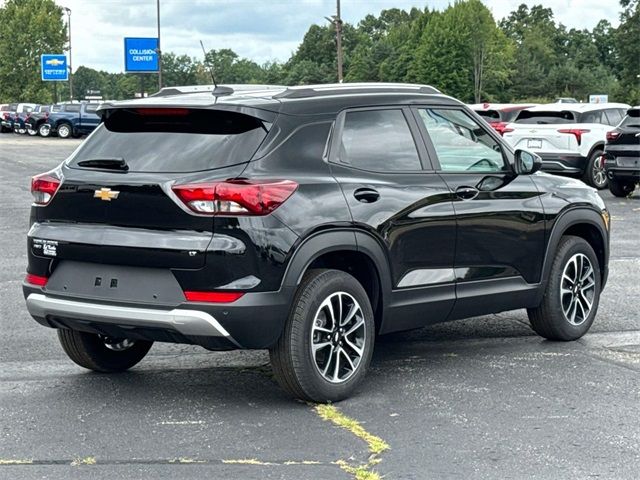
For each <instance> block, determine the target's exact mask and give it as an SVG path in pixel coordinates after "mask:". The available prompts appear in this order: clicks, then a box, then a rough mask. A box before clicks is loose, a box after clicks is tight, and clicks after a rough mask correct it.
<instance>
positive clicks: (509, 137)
mask: <svg viewBox="0 0 640 480" xmlns="http://www.w3.org/2000/svg"><path fill="white" fill-rule="evenodd" d="M628 108H630V107H629V105H626V104H623V103H552V104H548V105H539V106H537V107H532V108H528V109H526V110H522V111H521V112H520V113H519V114H518V116H517V117H516V119H515V120H514V121H513V123H510V124H509V125H507V127H506V128H505V129H504V130H503V136H504V138H505V140H506V141H507V142H509V143H510V144H511V145H512V146H513V148H514V149H517V148H520V149H524V150H529V151H532V152H535V153H537V154H538V155H540V157H541V158H542V170H544V171H546V172H549V173H558V174H562V175H571V176H579V177H582V180H583V181H584V182H586V183H588V184H589V185H591V186H592V187H595V188H597V189H603V188H606V187H607V176H606V174H605V171H604V165H603V162H602V159H601V158H600V157H601V156H602V153H603V150H604V144H605V141H606V136H607V132H608V131H609V130H611V128H612V127H615V126H616V125H618V123H620V121H621V120H622V117H624V114H625V112H626V111H627V109H628Z"/></svg>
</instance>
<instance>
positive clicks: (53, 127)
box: [0, 102, 100, 138]
mask: <svg viewBox="0 0 640 480" xmlns="http://www.w3.org/2000/svg"><path fill="white" fill-rule="evenodd" d="M99 105H100V104H99V103H89V102H80V103H77V102H76V103H71V102H70V103H59V104H55V105H37V104H34V103H11V104H7V105H0V123H1V126H2V132H3V133H6V132H13V133H16V134H21V135H24V134H28V135H32V136H36V135H39V136H41V137H49V136H51V135H57V136H58V137H60V138H69V137H74V138H78V137H81V136H82V135H86V134H89V133H91V132H92V131H93V130H94V129H95V128H96V127H97V126H98V124H99V123H100V117H99V116H98V115H97V113H96V110H97V109H98V107H99Z"/></svg>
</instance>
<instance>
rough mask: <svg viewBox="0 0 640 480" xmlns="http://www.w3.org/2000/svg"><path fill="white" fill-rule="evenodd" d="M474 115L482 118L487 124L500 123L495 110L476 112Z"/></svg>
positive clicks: (498, 115) (498, 114)
mask: <svg viewBox="0 0 640 480" xmlns="http://www.w3.org/2000/svg"><path fill="white" fill-rule="evenodd" d="M476 113H477V114H478V115H480V116H481V117H482V118H484V119H485V120H486V121H487V122H498V121H500V113H499V112H498V111H497V110H477V111H476Z"/></svg>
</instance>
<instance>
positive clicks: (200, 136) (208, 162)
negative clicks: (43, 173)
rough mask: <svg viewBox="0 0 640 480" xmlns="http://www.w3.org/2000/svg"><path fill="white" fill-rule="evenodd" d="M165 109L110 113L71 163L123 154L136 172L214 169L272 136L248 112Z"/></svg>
mask: <svg viewBox="0 0 640 480" xmlns="http://www.w3.org/2000/svg"><path fill="white" fill-rule="evenodd" d="M150 112H151V114H148V113H150ZM165 112H167V114H162V115H159V114H158V110H152V109H143V110H142V111H140V110H116V111H112V112H109V113H108V114H107V115H106V118H105V121H104V123H103V124H101V125H100V126H99V127H98V128H97V129H96V130H95V132H94V133H93V134H92V135H91V136H90V137H89V138H88V139H87V140H86V141H85V142H84V143H83V144H82V145H81V146H80V148H79V149H78V151H77V152H76V153H75V155H74V156H73V157H72V158H71V159H70V162H69V164H70V165H71V166H75V165H77V164H78V162H81V161H83V160H96V159H105V158H124V160H125V161H126V162H127V165H128V166H129V170H130V171H134V172H194V171H201V170H211V169H215V168H221V167H226V166H229V165H235V164H238V163H243V162H247V161H249V160H250V159H251V157H252V156H253V154H254V153H255V151H256V150H257V149H258V147H259V146H260V144H261V143H262V141H263V140H264V138H265V136H266V135H267V131H266V130H265V128H264V127H263V124H262V122H261V121H260V120H258V119H257V118H254V117H251V116H249V115H243V114H240V113H234V112H222V111H213V110H187V109H173V110H172V111H165ZM169 113H173V114H169Z"/></svg>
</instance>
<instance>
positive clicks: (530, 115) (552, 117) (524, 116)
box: [515, 110, 576, 125]
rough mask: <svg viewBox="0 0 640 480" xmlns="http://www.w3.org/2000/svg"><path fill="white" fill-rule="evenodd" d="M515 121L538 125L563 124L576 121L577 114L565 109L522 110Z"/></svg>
mask: <svg viewBox="0 0 640 480" xmlns="http://www.w3.org/2000/svg"><path fill="white" fill-rule="evenodd" d="M515 123H533V124H537V125H546V124H562V123H576V115H575V114H574V113H573V112H569V111H563V112H554V111H548V112H545V111H536V112H532V111H529V110H522V111H521V112H520V113H519V114H518V117H517V118H516V121H515Z"/></svg>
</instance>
